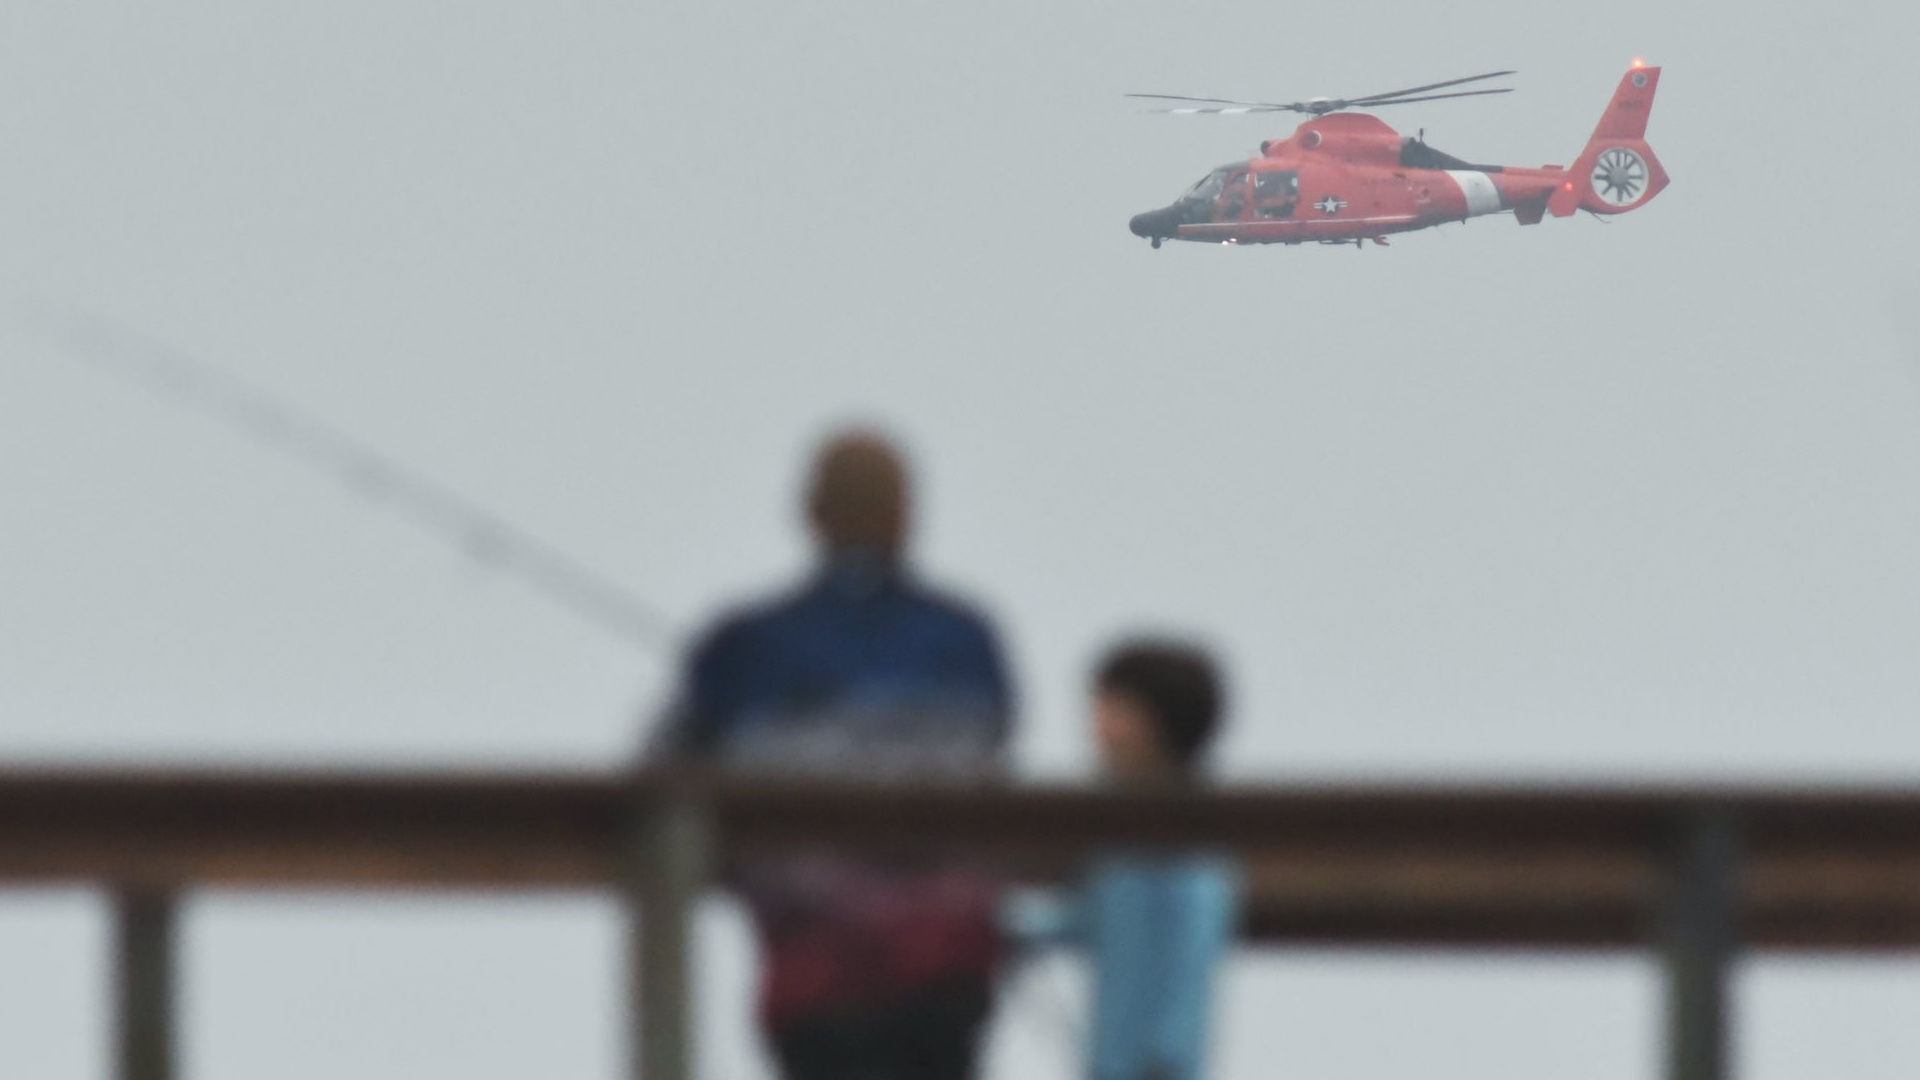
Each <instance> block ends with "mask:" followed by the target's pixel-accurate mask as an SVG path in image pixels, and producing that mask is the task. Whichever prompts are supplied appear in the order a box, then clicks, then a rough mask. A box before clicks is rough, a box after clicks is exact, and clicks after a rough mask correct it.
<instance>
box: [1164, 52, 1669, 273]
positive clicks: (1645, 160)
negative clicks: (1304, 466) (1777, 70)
mask: <svg viewBox="0 0 1920 1080" xmlns="http://www.w3.org/2000/svg"><path fill="white" fill-rule="evenodd" d="M1658 79H1659V69H1658V68H1640V67H1636V68H1634V69H1632V70H1630V71H1629V72H1628V73H1627V75H1626V76H1625V77H1624V78H1622V79H1621V82H1620V88H1619V90H1618V91H1617V92H1616V93H1615V95H1614V100H1613V102H1612V103H1611V105H1610V106H1609V108H1608V111H1607V113H1606V114H1605V115H1604V116H1603V117H1602V119H1601V122H1600V126H1599V127H1598V128H1597V129H1596V130H1595V132H1594V136H1593V138H1592V139H1591V140H1590V141H1589V143H1588V146H1587V149H1586V151H1585V152H1583V153H1582V154H1581V156H1580V158H1579V159H1578V160H1577V161H1576V162H1575V164H1574V166H1573V167H1572V168H1565V167H1562V166H1558V165H1545V166H1540V167H1538V168H1524V167H1514V166H1500V165H1475V164H1472V163H1469V162H1466V161H1462V160H1460V159H1458V158H1455V157H1452V156H1451V155H1448V154H1445V153H1442V152H1440V151H1438V150H1435V149H1433V148H1432V147H1430V146H1428V145H1427V144H1426V142H1425V141H1424V140H1421V139H1410V138H1404V137H1402V136H1401V135H1400V134H1399V133H1398V132H1396V131H1394V130H1393V129H1392V128H1391V127H1388V126H1387V125H1386V124H1385V123H1383V122H1382V121H1380V120H1379V119H1378V118H1376V117H1373V116H1370V115H1367V114H1364V113H1354V112H1335V113H1329V114H1327V115H1324V116H1315V117H1313V118H1311V119H1309V120H1307V121H1305V122H1304V123H1302V124H1301V125H1300V126H1299V128H1298V129H1297V130H1295V131H1294V133H1293V135H1292V136H1291V137H1289V138H1286V139H1279V140H1270V141H1268V142H1265V143H1262V144H1261V146H1260V152H1259V154H1257V155H1255V156H1254V157H1253V158H1251V159H1250V160H1247V161H1243V162H1234V163H1231V164H1228V165H1223V166H1221V167H1219V168H1217V169H1215V170H1213V171H1212V172H1210V173H1208V174H1207V175H1206V176H1205V177H1203V178H1201V180H1200V182H1199V183H1197V184H1195V185H1194V186H1193V187H1192V188H1191V189H1189V190H1188V191H1187V193H1186V194H1184V195H1182V196H1181V197H1180V198H1179V199H1176V200H1175V201H1174V202H1173V203H1172V204H1170V205H1168V206H1165V207H1162V208H1160V209H1158V210H1149V211H1147V212H1145V213H1142V214H1137V215H1135V216H1134V218H1133V220H1132V222H1131V229H1132V231H1133V233H1134V235H1136V236H1141V237H1144V238H1146V239H1148V240H1151V241H1153V244H1154V246H1155V247H1159V246H1160V243H1161V242H1162V241H1164V240H1192V241H1199V242H1206V243H1223V244H1303V243H1309V242H1319V243H1330V244H1348V243H1357V242H1361V241H1365V240H1376V241H1380V242H1382V243H1384V240H1382V239H1381V238H1383V237H1385V236H1387V235H1389V234H1392V233H1401V232H1410V231H1413V230H1415V229H1424V228H1427V227H1429V226H1433V225H1441V224H1446V223H1448V222H1455V221H1465V220H1466V219H1468V218H1471V217H1479V216H1482V215H1485V214H1498V213H1506V212H1509V211H1511V212H1512V213H1513V214H1514V216H1515V217H1516V218H1517V219H1518V220H1519V221H1520V222H1521V223H1522V224H1526V225H1532V224H1537V223H1538V222H1540V221H1541V220H1542V219H1543V218H1544V217H1545V216H1546V215H1547V214H1548V213H1552V214H1554V215H1555V216H1562V217H1564V216H1566V215H1569V214H1572V213H1573V212H1575V211H1576V210H1582V209H1584V210H1591V211H1593V212H1595V213H1623V212H1625V211H1627V210H1631V209H1634V208H1635V207H1638V206H1640V205H1641V204H1643V203H1645V202H1646V201H1647V200H1648V199H1650V198H1652V197H1653V196H1654V194H1656V193H1657V192H1658V191H1659V190H1660V189H1661V188H1663V187H1665V186H1666V183H1667V177H1666V173H1665V172H1664V171H1663V170H1662V169H1661V168H1660V165H1659V162H1658V161H1657V160H1656V159H1655V158H1654V157H1653V152H1652V150H1651V149H1650V148H1648V147H1647V145H1646V143H1645V142H1644V141H1643V139H1642V135H1643V133H1644V130H1645V125H1646V115H1647V112H1648V110H1649V109H1650V107H1651V105H1652V100H1653V92H1654V89H1655V87H1656V86H1657V85H1658Z"/></svg>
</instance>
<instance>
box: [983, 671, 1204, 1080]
mask: <svg viewBox="0 0 1920 1080" xmlns="http://www.w3.org/2000/svg"><path fill="white" fill-rule="evenodd" d="M1092 708H1093V726H1094V735H1095V737H1096V739H1097V741H1098V743H1099V750H1100V764H1101V768H1102V771H1103V773H1104V775H1105V777H1106V778H1107V780H1108V781H1109V782H1111V783H1113V784H1115V785H1118V786H1121V787H1126V788H1133V789H1139V790H1164V789H1168V788H1181V787H1187V786H1191V785H1193V784H1196V783H1199V782H1200V780H1201V764H1202V760H1203V758H1204V755H1205V752H1206V749H1207V747H1208V745H1209V744H1210V743H1211V741H1212V739H1213V736H1214V734H1215V731H1216V729H1217V727H1218V725H1219V722H1220V712H1221V689H1220V679H1219V676H1218V675H1217V673H1216V672H1215V669H1214V665H1213V662H1212V661H1211V660H1210V659H1209V658H1208V657H1207V656H1206V654H1205V653H1203V652H1201V651H1200V650H1198V649H1195V648H1192V647H1190V646H1186V645H1181V644H1178V643H1174V642H1165V641H1137V642H1130V643H1127V644H1123V645H1121V646H1120V647H1118V648H1116V649H1114V650H1113V651H1112V652H1110V653H1108V654H1107V656H1106V658H1105V659H1104V660H1102V661H1101V663H1100V665H1099V667H1098V668H1097V669H1096V671H1095V673H1094V680H1093V705H1092ZM1239 892H1240V888H1239V879H1238V875H1237V873H1236V872H1235V870H1234V869H1233V867H1232V865H1231V863H1229V862H1228V861H1227V860H1225V859H1224V858H1221V857H1219V856H1216V855H1212V854H1208V853H1204V852H1198V851H1165V850H1161V851H1137V850H1135V851H1112V852H1107V853H1104V854H1103V855H1101V856H1100V857H1099V858H1097V859H1096V860H1095V862H1094V863H1093V865H1092V867H1091V868H1090V872H1089V873H1088V875H1087V877H1086V880H1085V881H1084V882H1082V884H1081V885H1080V887H1079V888H1078V889H1077V890H1076V891H1075V892H1074V893H1073V895H1072V896H1071V898H1070V899H1068V900H1067V901H1066V902H1065V903H1063V904H1053V905H1050V904H1044V903H1036V902H1032V901H1029V902H1027V903H1024V904H1016V905H1013V906H1011V907H1010V908H1009V918H1008V922H1009V923H1010V930H1011V931H1012V934H1013V936H1014V937H1015V938H1016V939H1018V940H1020V941H1021V942H1022V943H1024V944H1027V945H1043V944H1048V943H1054V942H1065V943H1071V944H1075V945H1078V946H1080V947H1081V948H1083V949H1085V950H1086V951H1087V952H1088V954H1089V956H1090V958H1091V959H1092V961H1093V969H1094V970H1093V982H1094V1010H1093V1012H1094V1018H1093V1030H1092V1032H1091V1044H1092V1045H1091V1046H1090V1047H1089V1049H1088V1056H1089V1067H1088V1076H1089V1077H1090V1078H1091V1080H1199V1077H1200V1076H1201V1075H1202V1069H1201V1066H1202V1059H1203V1055H1204V1049H1205V1044H1206V1041H1207V1034H1208V1032H1207V1028H1208V1018H1209V1016H1210V1014H1211V1011H1212V1009H1211V1005H1212V988H1213V973H1214V969H1215V967H1217V966H1218V964H1219V961H1220V958H1221V956H1222V955H1223V954H1224V953H1225V952H1226V950H1227V948H1228V946H1229V945H1230V944H1231V941H1232V937H1233V930H1234V924H1235V920H1236V917H1237V914H1238V908H1239Z"/></svg>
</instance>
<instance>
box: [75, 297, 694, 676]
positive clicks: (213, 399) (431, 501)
mask: <svg viewBox="0 0 1920 1080" xmlns="http://www.w3.org/2000/svg"><path fill="white" fill-rule="evenodd" d="M55 335H56V337H57V338H58V340H59V341H60V342H61V343H62V344H63V345H64V346H65V347H66V348H67V349H68V350H70V351H72V352H73V353H75V354H76V355H78V356H80V357H82V358H84V359H86V360H88V361H91V362H93V363H96V364H98V365H100V366H102V367H105V368H108V369H111V370H113V371H116V372H118V373H120V374H122V375H125V376H128V377H130V378H134V379H137V380H139V381H140V382H142V383H144V384H145V385H147V386H148V387H149V388H151V389H153V390H155V391H158V392H161V393H164V394H167V395H168V396H170V397H172V398H174V399H175V400H176V401H179V402H180V403H181V404H183V405H186V406H188V407H190V408H194V409H196V410H198V411H200V412H202V413H205V414H207V415H210V416H214V417H216V418H218V419H219V420H221V421H223V422H225V423H226V424H228V425H229V426H231V427H233V428H236V429H238V430H239V431H241V432H243V433H245V434H246V435H247V436H249V437H250V438H252V439H254V440H255V441H257V442H260V443H263V444H266V445H269V446H272V447H274V448H275V449H277V450H280V451H282V452H284V453H286V454H289V455H291V456H293V457H296V458H300V459H301V460H303V461H306V462H307V463H308V464H310V465H314V466H316V467H318V468H320V469H323V470H325V471H326V472H328V473H331V474H332V475H333V476H334V478H335V479H337V480H339V481H340V482H341V483H342V484H344V485H345V486H346V487H347V489H348V490H350V491H352V492H353V493H354V494H356V495H358V496H360V497H361V498H363V499H366V500H367V501H369V502H375V503H381V504H383V505H385V506H387V507H388V508H389V509H391V510H392V511H393V512H394V513H396V514H398V515H400V516H401V517H404V518H406V519H408V520H410V521H411V522H413V524H414V525H416V526H418V527H419V528H421V529H422V530H424V531H426V532H428V533H430V534H432V535H433V536H435V537H437V538H439V539H441V540H444V541H446V542H448V543H452V544H455V545H458V546H459V547H460V548H461V550H463V551H465V552H466V554H467V555H468V557H470V558H472V559H474V560H475V561H477V562H481V563H484V564H486V565H488V566H490V567H492V568H493V569H495V570H496V571H498V572H500V573H503V574H506V575H508V576H511V577H514V578H518V579H519V580H520V581H522V582H524V583H525V584H527V585H530V586H532V587H533V588H534V589H535V590H536V591H538V592H539V593H541V594H542V595H544V596H546V597H547V599H549V600H552V601H554V602H555V603H558V604H560V605H561V606H563V607H565V608H567V609H568V610H570V611H572V612H573V613H574V614H575V615H577V616H580V617H581V618H584V619H586V620H588V621H591V622H594V623H596V624H598V625H599V626H601V627H602V628H603V629H606V630H609V631H612V632H614V633H617V634H619V635H621V636H622V637H625V638H627V639H628V640H630V641H634V642H638V643H640V644H643V645H647V646H649V647H652V648H666V647H667V646H669V645H670V644H671V643H672V641H673V639H674V630H673V624H672V622H671V620H669V619H668V618H667V616H666V615H665V614H664V613H662V612H661V611H660V610H659V609H658V608H656V607H654V606H653V605H651V604H649V603H647V602H646V601H644V600H642V599H640V598H639V597H637V596H635V595H633V594H632V593H631V592H629V591H627V589H626V588H624V587H623V586H621V585H620V584H618V583H617V582H615V581H614V580H613V579H611V578H609V577H607V576H606V575H604V574H601V573H600V572H598V571H596V570H594V569H593V568H592V567H590V566H588V565H587V564H585V563H583V562H581V561H580V560H579V559H576V558H574V557H573V556H572V555H569V554H567V553H566V552H564V551H562V550H560V549H559V548H556V547H554V546H553V545H551V544H548V543H547V542H545V541H543V540H541V539H540V538H538V537H536V536H534V535H533V534H532V533H529V532H528V531H527V530H525V529H523V528H521V527H520V526H518V525H516V524H514V523H513V522H511V521H509V520H507V519H506V518H504V517H501V516H500V515H498V514H496V513H494V512H492V511H490V510H488V509H486V508H485V507H483V506H481V505H480V504H478V503H476V502H474V501H473V500H471V499H468V498H467V497H465V496H463V495H461V494H459V493H458V492H456V491H454V490H453V489H451V488H449V487H447V486H445V485H443V484H441V483H439V482H437V481H435V480H433V479H432V478H430V477H428V476H426V475H425V474H424V473H421V472H419V471H418V470H416V469H414V468H412V467H411V466H408V465H407V464H406V463H404V462H402V461H400V460H398V459H397V458H394V457H393V456H391V455H389V454H387V453H385V452H384V451H382V450H380V449H379V448H377V447H375V446H373V445H372V444H370V443H367V442H365V441H363V440H361V439H359V438H357V437H355V436H353V435H350V434H348V433H346V432H345V431H343V430H341V429H339V428H337V427H334V426H333V425H332V424H330V423H328V422H327V421H325V420H323V419H321V418H319V417H318V416H315V415H314V414H312V413H310V412H307V411H306V410H304V409H302V408H299V407H298V406H295V405H292V404H289V403H288V402H286V401H283V400H281V399H279V398H277V397H275V396H274V395H272V394H270V393H268V392H267V391H264V390H261V389H259V388H258V387H255V386H253V385H251V384H249V383H247V382H245V381H244V380H242V379H240V378H239V377H237V376H235V375H233V374H231V373H229V372H227V371H225V370H223V369H221V368H219V367H217V366H215V365H213V364H211V363H208V362H207V361H205V360H202V359H199V358H197V357H194V356H191V355H189V354H187V353H185V352H183V351H181V350H179V349H176V348H173V347H171V346H168V345H165V344H163V343H161V342H159V341H156V340H154V339H152V338H150V337H147V336H146V335H144V334H140V333H137V332H135V331H132V330H129V329H127V328H125V327H123V326H119V325H116V324H114V323H112V322H109V321H107V320H105V319H100V318H93V317H79V318H70V319H63V320H59V321H58V322H57V324H56V328H55Z"/></svg>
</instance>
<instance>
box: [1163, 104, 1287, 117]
mask: <svg viewBox="0 0 1920 1080" xmlns="http://www.w3.org/2000/svg"><path fill="white" fill-rule="evenodd" d="M1148 111H1149V112H1157V113H1166V114H1168V115H1170V116H1245V115H1246V114H1248V113H1270V112H1287V111H1289V110H1288V109H1287V108H1286V107H1285V106H1269V105H1213V106H1209V107H1207V108H1195V109H1149V110H1148ZM1291 111H1292V112H1299V111H1300V110H1298V109H1293V110H1291Z"/></svg>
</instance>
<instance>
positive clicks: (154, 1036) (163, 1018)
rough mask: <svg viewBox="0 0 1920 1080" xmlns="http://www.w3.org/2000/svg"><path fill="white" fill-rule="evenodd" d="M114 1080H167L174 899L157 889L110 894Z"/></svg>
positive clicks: (170, 1049)
mask: <svg viewBox="0 0 1920 1080" xmlns="http://www.w3.org/2000/svg"><path fill="white" fill-rule="evenodd" d="M113 899H114V903H113V909H114V910H113V935H114V1004H115V1015H114V1023H115V1032H114V1038H115V1043H116V1047H115V1049H116V1054H117V1057H118V1061H117V1063H116V1069H117V1071H116V1073H115V1076H116V1077H117V1078H118V1080H173V1078H174V1076H175V1071H174V1048H175V1047H176V1046H177V1045H178V1043H177V1041H176V1040H175V1038H174V1030H173V1021H174V1008H173V987H174V941H173V935H174V898H173V896H172V895H171V894H169V893H167V892H164V891H161V890H157V889H138V888H135V889H126V890H122V891H120V892H118V893H116V894H115V895H114V898H113Z"/></svg>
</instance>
